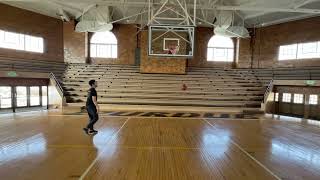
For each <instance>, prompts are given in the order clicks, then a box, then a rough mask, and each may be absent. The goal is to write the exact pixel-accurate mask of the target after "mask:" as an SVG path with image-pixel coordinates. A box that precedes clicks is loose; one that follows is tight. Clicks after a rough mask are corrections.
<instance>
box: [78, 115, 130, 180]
mask: <svg viewBox="0 0 320 180" xmlns="http://www.w3.org/2000/svg"><path fill="white" fill-rule="evenodd" d="M129 120H130V118H128V119H127V120H126V122H124V123H123V125H122V126H121V127H120V128H119V130H118V131H117V132H115V133H114V134H113V135H112V137H111V138H110V139H109V141H108V142H107V144H106V147H105V148H104V149H102V150H101V152H100V154H98V155H97V157H96V158H95V159H94V160H93V161H92V163H91V164H90V166H89V167H88V168H87V169H86V170H85V171H84V173H83V174H82V175H81V177H80V178H79V180H83V178H85V177H86V175H87V174H88V173H89V171H90V170H91V168H92V167H93V166H94V165H95V164H96V162H97V161H98V158H99V157H100V156H101V154H102V153H103V152H104V151H105V150H106V149H107V145H109V143H110V142H111V141H112V139H113V138H114V137H115V136H116V135H117V134H118V133H119V132H120V131H121V129H122V128H123V127H124V126H125V125H126V124H127V122H128V121H129Z"/></svg>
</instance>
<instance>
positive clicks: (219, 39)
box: [207, 36, 234, 62]
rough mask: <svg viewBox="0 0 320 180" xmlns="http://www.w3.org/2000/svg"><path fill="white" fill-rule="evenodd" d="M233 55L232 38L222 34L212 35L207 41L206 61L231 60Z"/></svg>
mask: <svg viewBox="0 0 320 180" xmlns="http://www.w3.org/2000/svg"><path fill="white" fill-rule="evenodd" d="M233 57H234V45H233V41H232V39H230V38H228V37H223V36H212V38H211V39H210V41H209V43H208V50H207V60H208V61H226V62H232V61H233Z"/></svg>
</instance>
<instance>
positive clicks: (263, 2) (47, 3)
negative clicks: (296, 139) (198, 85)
mask: <svg viewBox="0 0 320 180" xmlns="http://www.w3.org/2000/svg"><path fill="white" fill-rule="evenodd" d="M150 1H151V2H154V3H155V4H161V3H162V2H163V1H165V0H150ZM170 1H176V0H170ZM180 1H184V0H180ZM185 1H186V3H187V4H190V11H192V10H193V6H192V4H193V1H194V0H185ZM0 2H1V3H5V4H8V5H12V6H16V7H19V8H22V9H27V10H30V11H34V12H37V13H40V14H44V15H48V16H52V17H55V18H60V17H59V14H61V10H63V12H65V13H66V14H68V15H69V16H70V17H73V18H79V17H80V16H81V15H82V13H83V12H85V11H87V10H88V9H89V8H90V7H93V6H95V5H108V6H110V7H112V9H113V15H112V19H113V20H118V19H122V18H124V17H127V16H130V15H133V14H136V13H139V12H142V11H147V10H148V0H0ZM217 10H232V11H234V12H235V16H236V20H237V21H238V22H240V21H241V23H243V22H245V24H246V26H247V27H253V26H268V25H272V24H278V23H283V22H288V21H292V20H296V19H303V18H308V17H313V16H318V15H320V0H197V17H199V18H201V19H204V20H205V21H207V22H213V19H214V12H216V11H217ZM146 17H147V13H145V14H142V16H137V17H135V16H133V17H131V18H128V19H129V20H127V19H124V20H123V21H119V22H120V23H141V22H143V21H146V19H147V18H146ZM143 23H145V22H143ZM201 25H206V23H201ZM207 25H208V24H207Z"/></svg>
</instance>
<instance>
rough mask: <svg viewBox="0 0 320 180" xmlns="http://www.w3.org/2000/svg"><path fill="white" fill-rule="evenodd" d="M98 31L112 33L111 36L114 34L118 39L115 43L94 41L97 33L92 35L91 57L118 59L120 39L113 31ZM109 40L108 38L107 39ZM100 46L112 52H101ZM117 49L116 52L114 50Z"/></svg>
mask: <svg viewBox="0 0 320 180" xmlns="http://www.w3.org/2000/svg"><path fill="white" fill-rule="evenodd" d="M98 33H111V34H110V36H113V37H114V38H115V40H116V42H115V43H101V42H98V43H97V42H92V39H93V38H94V36H95V34H93V35H92V37H91V40H90V57H91V58H107V59H117V58H118V40H117V37H116V36H115V34H114V33H113V32H111V31H106V32H98ZM107 41H108V40H107ZM100 48H105V49H106V50H108V49H109V50H110V52H107V51H106V52H105V53H106V55H104V54H103V53H101V52H102V51H101V52H99V49H100ZM114 49H115V52H114V51H113V50H114Z"/></svg>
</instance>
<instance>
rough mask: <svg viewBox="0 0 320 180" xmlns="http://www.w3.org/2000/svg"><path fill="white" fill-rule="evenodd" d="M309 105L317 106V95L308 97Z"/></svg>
mask: <svg viewBox="0 0 320 180" xmlns="http://www.w3.org/2000/svg"><path fill="white" fill-rule="evenodd" d="M309 104H311V105H317V104H318V95H314V94H312V95H310V96H309Z"/></svg>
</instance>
